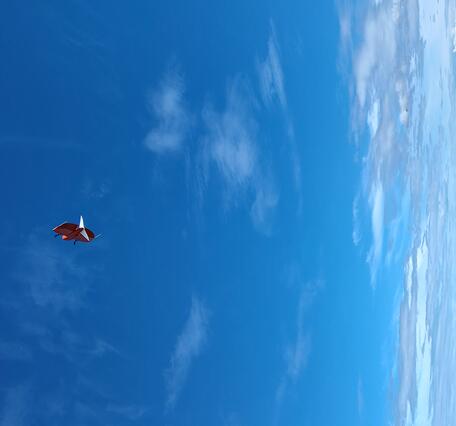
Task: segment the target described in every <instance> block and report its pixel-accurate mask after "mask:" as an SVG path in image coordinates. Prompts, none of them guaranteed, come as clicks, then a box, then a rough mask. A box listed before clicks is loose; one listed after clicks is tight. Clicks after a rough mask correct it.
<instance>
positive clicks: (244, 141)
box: [200, 77, 279, 234]
mask: <svg viewBox="0 0 456 426" xmlns="http://www.w3.org/2000/svg"><path fill="white" fill-rule="evenodd" d="M256 108H257V102H256V98H255V95H254V94H253V92H252V90H251V87H250V85H249V83H248V81H247V80H246V79H242V78H240V77H238V78H237V79H235V80H234V81H233V82H232V83H231V84H230V85H229V87H228V90H227V96H226V105H225V108H224V109H223V110H222V111H217V110H215V108H214V107H213V106H212V105H210V104H208V105H206V106H205V108H204V110H203V122H204V124H205V134H204V137H203V138H202V147H203V150H202V154H201V156H200V158H201V161H202V165H201V166H200V170H202V171H203V176H202V179H200V181H201V182H202V183H203V185H204V187H207V185H208V180H209V175H210V172H211V168H212V167H215V170H216V171H217V174H218V176H220V177H221V181H222V183H223V186H224V191H223V193H224V204H225V207H228V208H229V207H231V206H236V205H238V204H239V203H240V201H241V200H246V199H247V197H246V195H248V194H252V193H253V195H254V201H253V204H252V206H251V209H250V212H251V218H252V222H253V224H254V226H255V228H256V229H257V230H258V231H260V232H263V233H265V234H267V233H269V231H270V227H271V223H272V220H273V215H274V210H275V208H276V206H277V203H278V199H279V191H278V189H277V187H276V185H275V183H274V179H273V176H272V172H271V171H266V169H265V167H262V165H261V154H260V149H259V146H258V141H257V133H258V123H257V120H256V119H255V114H254V111H255V110H256Z"/></svg>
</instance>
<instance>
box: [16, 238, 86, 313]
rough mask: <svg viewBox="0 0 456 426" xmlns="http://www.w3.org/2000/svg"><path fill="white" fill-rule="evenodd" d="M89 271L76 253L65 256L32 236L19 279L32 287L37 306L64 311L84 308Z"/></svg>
mask: <svg viewBox="0 0 456 426" xmlns="http://www.w3.org/2000/svg"><path fill="white" fill-rule="evenodd" d="M87 272H88V271H87V269H86V268H85V267H84V265H81V264H80V263H78V262H77V260H76V254H75V253H65V254H63V253H62V252H61V251H59V250H57V248H56V247H55V246H53V245H52V244H50V243H49V242H44V241H38V238H37V237H36V235H35V234H32V236H31V237H30V238H29V240H28V241H27V243H26V245H25V247H24V249H23V253H22V255H21V257H20V264H19V265H17V268H16V271H15V277H16V279H17V280H18V281H19V282H21V283H22V284H23V285H24V286H25V287H26V288H28V296H29V297H31V299H32V300H33V302H34V304H35V305H36V306H38V307H42V308H47V307H49V308H51V309H53V310H54V311H55V312H62V311H68V310H69V311H71V310H75V309H79V308H80V307H81V306H82V304H83V298H84V295H85V292H86V291H87V279H86V278H87ZM75 283H78V285H75Z"/></svg>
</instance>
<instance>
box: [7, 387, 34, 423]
mask: <svg viewBox="0 0 456 426" xmlns="http://www.w3.org/2000/svg"><path fill="white" fill-rule="evenodd" d="M29 398H30V389H29V387H28V386H26V385H19V386H16V387H14V388H10V389H8V390H7V391H6V395H5V399H4V401H3V407H2V413H1V417H0V426H25V425H28V424H30V419H29V414H30V413H29V402H30V401H29Z"/></svg>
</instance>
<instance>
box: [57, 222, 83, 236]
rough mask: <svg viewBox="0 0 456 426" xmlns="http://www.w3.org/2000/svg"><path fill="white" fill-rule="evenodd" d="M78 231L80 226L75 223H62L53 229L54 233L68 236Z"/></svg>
mask: <svg viewBox="0 0 456 426" xmlns="http://www.w3.org/2000/svg"><path fill="white" fill-rule="evenodd" d="M76 229H78V225H76V224H75V223H68V222H65V223H62V224H61V225H59V226H56V227H55V228H54V229H53V231H54V232H56V233H57V234H59V235H66V236H68V235H70V234H72V233H73V232H74V231H76Z"/></svg>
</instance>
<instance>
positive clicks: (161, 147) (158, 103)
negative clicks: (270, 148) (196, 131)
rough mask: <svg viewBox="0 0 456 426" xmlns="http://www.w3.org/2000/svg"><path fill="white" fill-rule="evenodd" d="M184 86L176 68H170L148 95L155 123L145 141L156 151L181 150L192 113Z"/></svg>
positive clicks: (160, 152) (158, 152)
mask: <svg viewBox="0 0 456 426" xmlns="http://www.w3.org/2000/svg"><path fill="white" fill-rule="evenodd" d="M184 93H185V86H184V81H183V78H182V77H181V76H180V75H179V74H178V73H177V72H174V71H173V72H169V73H168V74H167V75H166V76H165V78H164V79H163V81H162V83H161V86H160V87H159V88H158V89H157V90H156V91H155V92H153V93H152V94H151V95H150V97H149V108H150V111H151V114H152V115H153V118H154V119H155V121H156V126H155V127H154V128H153V129H151V130H150V131H149V132H148V133H147V135H146V137H145V139H144V143H145V145H146V147H147V148H149V149H150V150H151V151H152V152H155V153H157V154H162V153H169V152H176V151H179V150H180V149H181V147H182V144H183V142H184V140H185V137H186V136H187V133H188V131H189V128H190V115H189V113H188V111H187V109H186V107H185V102H184Z"/></svg>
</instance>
